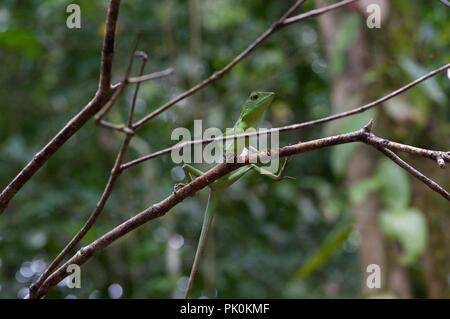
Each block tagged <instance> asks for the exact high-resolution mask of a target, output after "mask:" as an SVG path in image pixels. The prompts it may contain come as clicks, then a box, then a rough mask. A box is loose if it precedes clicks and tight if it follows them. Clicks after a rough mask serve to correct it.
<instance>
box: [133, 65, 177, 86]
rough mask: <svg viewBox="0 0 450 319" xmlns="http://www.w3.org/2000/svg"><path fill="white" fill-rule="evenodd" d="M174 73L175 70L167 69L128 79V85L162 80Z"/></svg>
mask: <svg viewBox="0 0 450 319" xmlns="http://www.w3.org/2000/svg"><path fill="white" fill-rule="evenodd" d="M174 73H175V70H174V69H173V68H168V69H165V70H162V71H158V72H153V73H149V74H145V75H142V76H135V77H131V78H128V83H141V82H144V81H149V80H155V79H159V78H163V77H166V76H169V75H172V74H174Z"/></svg>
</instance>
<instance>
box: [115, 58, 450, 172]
mask: <svg viewBox="0 0 450 319" xmlns="http://www.w3.org/2000/svg"><path fill="white" fill-rule="evenodd" d="M449 68H450V63H447V64H445V65H443V66H440V67H439V68H437V69H434V70H432V71H430V72H428V73H427V74H425V75H423V76H421V77H420V78H418V79H416V80H414V81H412V82H410V83H408V84H406V85H404V86H402V87H401V88H399V89H397V90H395V91H393V92H390V93H389V94H387V95H385V96H383V97H381V98H379V99H377V100H375V101H372V102H370V103H367V104H365V105H362V106H360V107H358V108H355V109H352V110H349V111H346V112H341V113H337V114H333V115H329V116H326V117H323V118H320V119H316V120H311V121H307V122H301V123H297V124H292V125H287V126H283V127H277V128H273V129H269V130H264V131H259V132H250V133H242V134H236V135H222V136H219V137H215V138H207V139H201V140H200V139H199V140H193V141H185V142H181V143H177V144H175V145H174V146H171V147H168V148H165V149H162V150H159V151H156V152H154V153H150V154H147V155H144V156H142V157H140V158H137V159H135V160H132V161H130V162H128V163H125V164H123V165H122V168H123V169H127V168H130V167H132V166H135V165H137V164H140V163H142V162H144V161H147V160H150V159H152V158H156V157H159V156H163V155H166V154H169V153H171V152H172V151H176V150H180V149H182V148H184V147H187V146H190V145H195V144H207V143H213V142H219V141H223V140H230V139H235V138H244V137H251V136H258V135H262V134H270V133H274V132H287V131H294V130H298V129H301V128H305V127H310V126H314V125H318V124H323V123H327V122H331V121H334V120H337V119H342V118H345V117H349V116H352V115H355V114H358V113H362V112H365V111H367V110H369V109H371V108H373V107H375V106H377V105H380V104H381V103H384V102H386V101H387V100H390V99H392V98H394V97H396V96H397V95H400V94H402V93H404V92H406V91H407V90H409V89H411V88H413V87H415V86H416V85H418V84H420V83H422V82H424V81H425V80H427V79H429V78H431V77H433V76H435V75H437V74H439V73H441V72H443V71H445V70H447V69H449ZM116 129H119V130H120V129H121V127H118V128H116ZM378 143H386V140H379V141H378ZM404 146H405V145H403V144H400V143H394V142H390V144H389V145H385V147H387V148H391V149H396V150H400V151H403V152H410V153H412V152H413V153H415V154H417V155H421V156H425V157H428V158H430V159H433V160H435V161H436V162H437V163H438V164H439V166H440V167H443V166H444V165H445V162H449V161H450V154H449V153H448V152H447V153H445V152H437V151H432V150H425V149H419V148H417V147H412V146H409V145H406V146H407V147H406V148H405V147H404Z"/></svg>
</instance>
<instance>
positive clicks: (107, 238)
mask: <svg viewBox="0 0 450 319" xmlns="http://www.w3.org/2000/svg"><path fill="white" fill-rule="evenodd" d="M371 136H374V135H373V134H372V133H371V123H369V124H368V125H366V126H365V127H364V128H363V129H361V130H358V131H354V132H351V133H347V134H341V135H336V136H331V137H326V138H321V139H317V140H312V141H308V142H303V143H298V144H294V145H290V146H285V147H283V148H281V149H278V150H268V151H263V152H259V153H257V154H251V155H247V156H243V157H240V158H238V159H237V160H236V158H234V157H233V156H228V157H227V161H226V162H224V163H219V164H217V165H216V166H214V167H213V168H211V169H210V170H208V171H207V172H206V173H204V174H203V175H202V176H200V177H198V178H196V179H195V180H193V181H192V182H190V183H189V184H186V185H185V186H183V187H181V188H180V189H179V190H177V191H176V192H175V193H172V194H171V195H169V196H168V197H167V198H165V199H164V200H162V201H160V202H159V203H157V204H154V205H152V206H150V207H148V208H147V209H145V210H143V211H142V212H140V213H138V214H137V215H135V216H134V217H132V218H130V219H128V220H126V221H125V222H123V223H122V224H120V225H118V226H116V227H115V228H114V229H112V230H111V231H109V232H108V233H106V234H104V235H103V236H101V237H100V238H98V239H97V240H95V241H93V242H92V243H91V244H89V245H87V246H85V247H83V248H81V249H80V250H79V251H78V252H77V253H76V254H75V255H74V256H73V257H72V258H70V259H69V260H68V261H67V262H66V263H65V264H64V265H62V266H61V267H60V268H58V269H57V270H56V271H55V272H54V273H53V274H52V275H50V276H49V277H48V279H47V280H46V281H44V282H43V283H42V285H41V286H40V288H39V289H38V290H37V291H36V292H35V294H34V295H33V296H30V297H33V298H41V297H43V296H44V295H45V294H46V293H47V292H48V290H49V289H50V288H51V287H53V286H55V285H56V284H58V283H59V282H60V281H61V280H62V279H64V278H65V277H66V276H67V272H66V270H67V267H68V266H69V265H71V264H77V265H82V264H84V263H85V262H87V261H88V260H89V259H90V258H91V257H92V256H93V255H94V253H95V252H97V251H99V250H102V249H104V248H106V247H108V246H109V245H110V244H111V243H113V242H114V241H116V240H118V239H119V238H121V237H123V236H124V235H126V234H127V233H129V232H131V231H133V230H134V229H136V228H138V227H139V226H141V225H143V224H144V223H146V222H148V221H150V220H153V219H155V218H158V217H161V216H163V215H165V214H166V213H167V212H168V211H169V210H170V209H171V208H173V207H174V206H176V205H177V204H178V203H180V202H182V201H183V200H184V199H186V198H187V197H189V196H192V195H194V194H195V193H196V192H197V191H199V190H201V189H203V188H205V187H207V186H208V185H210V184H212V183H213V182H214V181H216V180H217V179H219V178H221V177H223V176H224V175H226V174H228V173H230V172H232V171H234V170H236V169H238V168H239V167H242V166H245V165H247V164H248V163H254V162H256V161H260V162H267V160H268V159H271V158H274V157H288V156H292V155H296V154H301V153H304V152H308V151H312V150H316V149H320V148H324V147H330V146H336V145H340V144H346V143H353V142H362V143H365V144H368V145H370V146H373V147H376V148H377V149H379V150H381V151H382V152H383V153H384V154H385V155H386V156H388V157H389V158H390V159H392V160H393V161H394V162H395V163H397V164H398V165H400V166H401V167H402V168H404V169H405V170H406V171H408V172H409V173H410V174H412V175H413V176H415V177H417V178H419V179H420V180H422V181H423V182H424V183H425V184H426V185H427V186H429V187H430V188H431V189H433V190H435V191H437V192H438V193H439V194H441V195H442V196H443V197H444V198H446V199H447V200H450V197H449V194H448V192H447V191H445V190H444V189H443V188H442V187H441V186H439V185H438V184H437V183H436V182H434V181H432V180H431V179H429V178H428V177H426V176H424V175H423V174H421V173H420V172H418V171H417V170H416V169H414V168H413V167H412V166H410V165H409V164H407V163H405V162H404V161H403V160H401V159H400V158H398V157H397V156H396V155H395V154H394V153H393V152H392V151H390V150H388V149H385V148H383V147H381V146H380V145H379V144H378V142H377V141H376V140H375V139H372V138H371Z"/></svg>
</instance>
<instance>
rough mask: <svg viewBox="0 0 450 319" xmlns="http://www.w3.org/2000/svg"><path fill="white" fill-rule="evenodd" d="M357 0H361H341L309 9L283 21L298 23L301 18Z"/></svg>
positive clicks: (286, 23) (316, 14)
mask: <svg viewBox="0 0 450 319" xmlns="http://www.w3.org/2000/svg"><path fill="white" fill-rule="evenodd" d="M356 1H359V0H345V1H341V2H338V3H335V4H332V5H329V6H326V7H323V8H318V9H314V10H311V11H308V12H306V13H302V14H299V15H296V16H294V17H291V18H287V19H285V20H284V21H283V25H290V24H292V23H296V22H298V21H301V20H304V19H307V18H311V17H316V16H318V15H321V14H324V13H326V12H329V11H332V10H336V9H338V8H341V7H345V6H347V5H349V4H352V3H353V2H356Z"/></svg>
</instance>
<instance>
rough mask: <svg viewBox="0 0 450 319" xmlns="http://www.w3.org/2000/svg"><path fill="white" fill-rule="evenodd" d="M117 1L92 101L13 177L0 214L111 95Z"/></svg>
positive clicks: (1, 196) (112, 6)
mask: <svg viewBox="0 0 450 319" xmlns="http://www.w3.org/2000/svg"><path fill="white" fill-rule="evenodd" d="M119 5H120V0H111V1H110V2H109V7H108V13H107V16H106V32H105V36H104V39H103V48H102V57H101V66H100V79H99V89H98V90H97V92H96V94H95V96H94V98H93V99H92V100H91V101H90V102H89V103H88V104H87V105H86V106H85V107H84V108H83V109H82V110H81V111H80V112H79V113H78V114H77V115H75V116H74V117H73V118H72V119H71V120H70V121H69V122H68V123H67V124H66V125H65V126H64V127H63V128H62V129H61V130H60V131H59V132H58V133H57V134H56V135H55V136H54V137H53V138H52V139H51V140H50V142H48V144H47V145H45V146H44V147H43V148H42V149H41V150H40V151H39V152H38V153H37V154H36V155H35V156H34V157H33V159H31V161H30V162H29V163H28V164H27V165H26V166H25V167H24V168H23V169H22V170H21V171H20V172H19V174H17V176H16V177H15V178H14V179H13V180H12V181H11V182H10V183H9V184H8V185H7V186H6V187H5V188H4V189H3V191H2V192H1V193H0V214H2V213H3V212H4V210H5V209H6V207H7V206H8V204H9V201H10V200H11V199H12V198H13V197H14V195H15V194H16V193H17V192H18V191H19V190H20V189H21V188H22V187H23V186H24V185H25V184H26V183H27V182H28V180H30V178H31V177H33V176H34V174H35V173H36V172H37V171H38V170H39V169H40V168H41V167H42V166H43V165H44V164H45V163H46V162H47V160H48V159H49V158H50V157H51V156H52V155H53V154H54V153H55V152H56V151H57V150H58V149H59V148H60V147H61V146H62V145H63V144H64V143H65V142H66V141H67V140H68V139H69V138H71V137H72V135H74V134H75V133H76V132H77V131H78V130H79V129H80V128H81V127H82V126H83V125H84V124H85V123H86V122H87V121H88V120H89V119H90V118H91V117H92V116H94V114H95V113H97V112H98V111H99V110H100V109H101V108H102V107H103V105H104V104H105V103H106V102H107V101H108V100H109V98H110V97H111V95H112V94H113V93H114V91H115V90H114V89H112V88H111V84H110V83H111V66H112V59H113V53H114V39H115V31H116V23H117V18H118V15H119Z"/></svg>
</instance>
